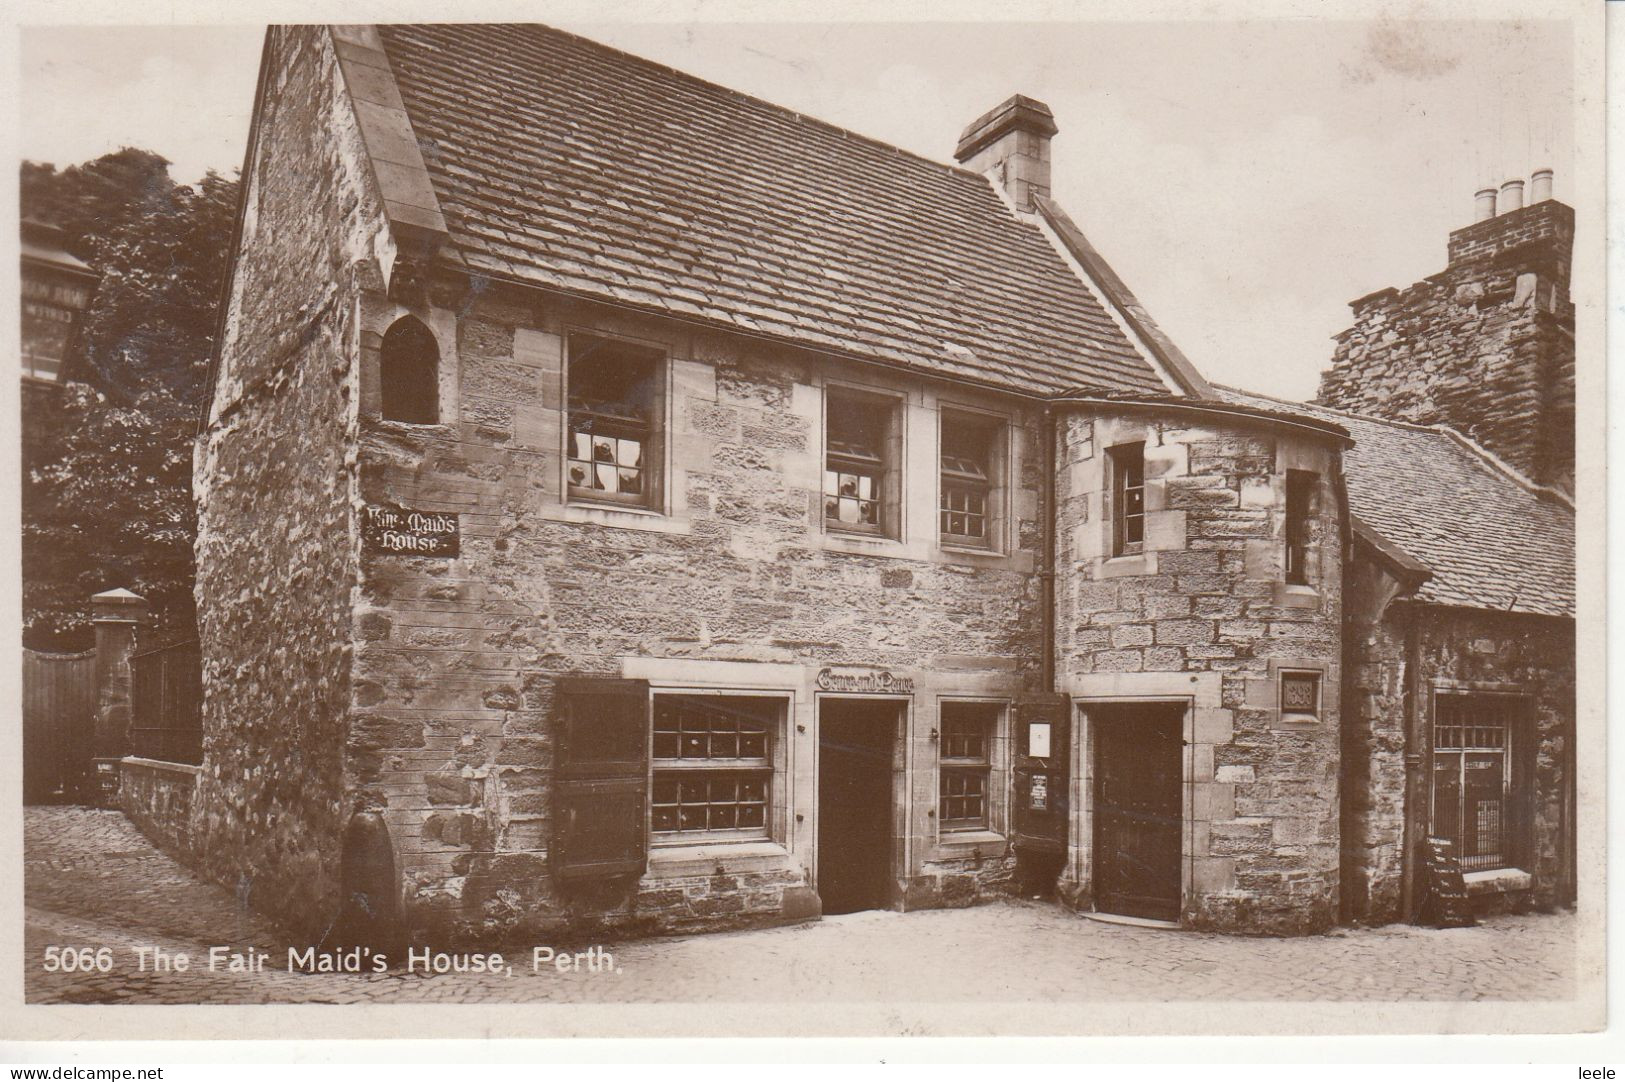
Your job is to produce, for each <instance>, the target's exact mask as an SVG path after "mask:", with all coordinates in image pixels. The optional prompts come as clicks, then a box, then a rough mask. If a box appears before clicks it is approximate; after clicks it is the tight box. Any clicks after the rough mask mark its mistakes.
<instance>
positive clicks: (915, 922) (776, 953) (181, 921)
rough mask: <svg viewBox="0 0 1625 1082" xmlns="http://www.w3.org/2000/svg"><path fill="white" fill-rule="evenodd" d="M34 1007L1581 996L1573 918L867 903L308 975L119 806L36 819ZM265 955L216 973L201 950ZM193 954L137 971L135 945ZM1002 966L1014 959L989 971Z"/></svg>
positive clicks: (265, 926) (32, 811)
mask: <svg viewBox="0 0 1625 1082" xmlns="http://www.w3.org/2000/svg"><path fill="white" fill-rule="evenodd" d="M24 844H25V859H26V883H25V895H26V907H27V908H26V912H27V927H26V955H25V959H26V961H25V964H26V965H27V967H28V969H27V974H26V982H25V983H26V992H27V999H28V1001H29V1002H30V1003H112V1002H131V1003H272V1002H274V1003H378V1002H399V1003H409V1002H464V1003H472V1002H484V1003H528V1002H544V1001H545V1002H574V1003H653V1002H662V1001H687V1002H696V1001H697V1002H705V1001H719V1000H727V1001H750V1002H757V1003H783V1002H791V1001H795V1002H809V1001H811V1002H836V1001H863V1002H876V1001H879V1002H885V1001H933V1002H935V1001H941V1002H948V1001H953V1000H960V1001H967V1000H987V1001H1001V1000H1037V1001H1048V1002H1055V1001H1076V1002H1087V1001H1125V1002H1132V1001H1161V1002H1166V1001H1170V1000H1219V999H1224V1000H1232V1001H1247V1000H1414V1001H1441V1000H1442V1001H1451V1000H1533V999H1562V998H1566V997H1568V996H1570V995H1572V991H1571V990H1572V987H1573V980H1574V971H1575V947H1574V932H1575V921H1574V918H1573V916H1572V915H1570V914H1560V915H1555V916H1518V917H1497V918H1494V919H1492V920H1490V921H1488V922H1486V923H1485V924H1483V925H1482V926H1480V927H1477V928H1469V929H1454V930H1448V931H1439V930H1429V929H1420V928H1412V927H1404V926H1396V927H1390V928H1382V929H1375V930H1358V931H1356V930H1349V931H1339V932H1336V933H1334V934H1332V935H1330V936H1323V937H1312V938H1306V939H1289V940H1280V939H1247V938H1239V937H1228V936H1216V935H1206V934H1199V933H1189V932H1172V931H1163V930H1154V929H1145V928H1135V927H1125V926H1121V925H1109V924H1104V923H1100V922H1097V921H1092V920H1089V919H1086V918H1083V917H1080V916H1078V915H1076V914H1072V913H1068V912H1066V911H1064V910H1062V909H1059V908H1057V907H1055V906H1053V905H1050V904H1047V903H1040V902H1027V901H1012V902H1008V903H1004V904H996V905H987V906H982V907H979V908H975V909H956V910H934V911H925V912H918V913H907V914H900V913H889V912H887V913H860V914H853V915H850V916H843V917H833V918H828V919H826V920H824V921H822V922H819V923H815V924H808V925H800V926H795V927H789V928H776V929H770V930H765V931H750V932H736V933H728V934H719V935H705V936H692V937H679V938H670V939H652V940H639V941H631V942H625V943H616V942H612V943H607V944H605V945H604V946H605V947H606V948H607V949H608V950H609V951H610V952H611V953H612V955H613V959H614V966H613V971H609V972H604V971H600V972H591V971H582V972H569V973H559V972H556V971H555V970H553V969H547V970H544V971H543V972H541V973H537V974H533V973H532V972H531V966H530V957H529V955H528V954H526V955H525V956H523V957H521V956H519V955H517V954H514V955H510V956H509V960H510V961H511V962H512V963H513V965H514V974H513V975H512V976H509V975H506V974H502V973H498V974H463V973H456V974H445V975H438V976H424V975H421V974H419V975H406V974H402V973H389V974H383V975H354V976H352V975H327V974H323V975H308V974H303V973H290V972H288V971H287V970H286V968H285V967H286V958H287V944H286V942H285V941H284V939H283V938H282V937H281V936H279V934H278V933H277V931H276V929H275V928H274V927H272V926H271V925H270V924H269V923H268V922H267V921H265V920H263V919H262V918H260V917H258V916H256V915H255V914H253V913H252V912H250V911H247V910H246V909H245V908H244V907H243V906H241V905H239V903H238V901H237V899H236V898H235V897H234V896H233V894H232V893H231V892H230V891H228V890H225V889H223V888H220V887H216V886H213V885H209V884H205V883H202V882H200V881H199V880H198V879H197V878H196V877H194V876H192V875H191V874H190V873H189V872H187V871H186V870H185V869H184V868H182V867H181V866H180V865H179V864H177V863H176V862H174V861H173V860H171V859H170V858H168V857H166V856H164V855H163V854H161V853H159V852H158V851H156V850H155V849H154V848H153V847H152V846H151V844H150V843H148V842H147V841H146V839H145V838H143V837H142V836H141V835H140V834H139V833H138V832H137V831H136V830H135V828H134V827H132V826H131V825H130V824H129V823H128V822H127V821H126V820H125V819H124V817H123V816H122V815H121V814H119V813H118V812H111V811H97V810H91V809H85V808H58V807H35V808H28V809H26V811H25V841H24ZM49 945H56V946H61V947H73V948H81V947H92V948H96V947H104V946H105V947H110V948H112V957H113V965H112V968H111V970H110V971H109V972H105V973H102V972H93V973H88V974H87V973H47V972H45V971H44V969H43V967H42V960H43V958H44V952H45V948H46V947H47V946H49ZM212 945H229V946H230V947H231V948H232V949H234V950H241V949H243V948H247V947H250V946H253V947H257V948H259V949H261V950H265V951H267V952H268V953H269V954H270V955H271V959H270V961H269V963H268V964H267V965H266V970H265V972H263V973H257V974H252V975H247V976H245V975H242V974H233V973H228V972H223V971H222V972H215V973H211V972H209V971H208V968H207V956H208V948H209V947H210V946H212ZM142 946H147V947H160V948H163V949H164V950H165V951H187V952H190V953H191V955H192V957H193V967H192V969H191V970H190V971H188V972H185V973H178V972H168V973H154V972H151V971H148V972H141V971H139V970H138V968H137V964H136V959H137V956H136V952H135V948H137V947H142ZM993 960H1002V961H1003V963H1004V964H999V965H993V964H990V962H991V961H993Z"/></svg>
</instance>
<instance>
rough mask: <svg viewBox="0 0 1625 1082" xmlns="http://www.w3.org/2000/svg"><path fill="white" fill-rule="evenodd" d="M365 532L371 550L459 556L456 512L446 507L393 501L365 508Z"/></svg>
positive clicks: (363, 530)
mask: <svg viewBox="0 0 1625 1082" xmlns="http://www.w3.org/2000/svg"><path fill="white" fill-rule="evenodd" d="M361 515H362V534H363V536H364V537H365V538H366V541H367V549H368V550H369V551H371V552H386V553H390V554H392V555H398V556H456V555H457V554H458V553H459V551H460V545H459V542H460V540H461V537H462V533H461V530H460V528H459V523H458V519H457V516H456V515H455V514H448V513H446V512H443V511H412V510H410V509H408V508H405V507H397V506H395V505H394V504H390V503H369V504H367V505H366V507H364V508H363V509H362V513H361Z"/></svg>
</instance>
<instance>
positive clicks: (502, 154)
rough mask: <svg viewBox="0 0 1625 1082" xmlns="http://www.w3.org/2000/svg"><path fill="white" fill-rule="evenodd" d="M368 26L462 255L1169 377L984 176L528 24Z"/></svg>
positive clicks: (912, 337) (960, 350)
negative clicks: (380, 49) (384, 58)
mask: <svg viewBox="0 0 1625 1082" xmlns="http://www.w3.org/2000/svg"><path fill="white" fill-rule="evenodd" d="M378 31H379V35H380V37H381V38H382V41H383V44H384V49H385V51H386V53H387V54H388V56H389V61H390V65H391V67H392V68H393V70H394V74H395V78H396V81H397V83H398V85H399V87H400V92H401V97H402V98H403V99H404V101H405V104H406V111H407V114H408V116H409V117H410V119H411V122H412V126H413V129H414V131H415V134H416V136H417V139H418V142H419V144H420V146H421V148H422V150H423V157H424V160H425V163H426V164H427V167H428V170H429V174H430V180H431V182H432V185H433V187H434V190H435V194H436V196H437V197H438V199H439V201H440V204H441V209H442V210H443V212H444V214H445V217H446V221H447V225H448V228H449V230H450V233H451V243H452V244H453V245H454V246H455V248H456V250H457V252H458V253H459V254H460V255H461V257H462V258H463V260H464V262H465V263H466V264H467V266H468V267H469V269H471V270H473V271H476V272H481V271H483V272H486V273H489V274H491V275H493V276H497V277H502V278H508V279H517V280H519V281H523V282H527V283H534V284H536V285H539V286H544V287H553V288H559V289H565V290H569V291H571V292H575V293H579V294H585V295H589V296H593V297H598V298H602V299H605V300H609V301H614V302H619V303H630V304H633V305H638V306H642V307H646V308H651V309H654V310H657V311H664V312H668V313H670V314H673V315H676V316H681V317H685V318H691V319H692V318H698V319H702V320H706V321H714V322H716V323H720V324H722V325H725V326H728V327H732V328H737V329H739V330H743V331H746V332H750V333H755V334H765V335H769V336H773V337H778V338H787V339H792V340H794V341H797V342H799V343H803V344H807V345H812V346H819V347H824V348H830V349H837V350H840V351H842V352H845V353H850V354H857V355H860V356H864V357H868V358H873V359H877V360H881V361H884V362H889V363H894V364H902V365H907V366H912V367H916V368H921V369H926V370H931V371H935V372H941V373H945V374H948V375H952V376H956V377H960V378H969V379H974V380H977V381H980V382H985V383H993V384H997V385H1002V386H1007V387H1011V388H1014V389H1016V390H1020V391H1024V392H1029V393H1041V392H1048V391H1054V390H1059V389H1063V388H1067V387H1080V386H1081V387H1090V388H1098V389H1102V390H1123V391H1160V390H1163V389H1165V388H1164V385H1163V383H1162V382H1161V380H1160V379H1159V378H1158V377H1157V374H1156V373H1155V372H1154V371H1153V370H1152V368H1151V367H1150V365H1149V363H1148V362H1147V361H1146V360H1145V359H1144V357H1143V356H1142V355H1141V354H1140V353H1139V352H1138V351H1137V350H1136V349H1135V348H1134V346H1133V345H1131V344H1130V342H1129V341H1128V339H1127V338H1126V337H1125V336H1124V334H1123V333H1122V331H1121V330H1120V329H1119V327H1118V326H1117V324H1116V323H1115V322H1113V320H1112V318H1111V317H1110V316H1109V315H1108V314H1107V313H1106V311H1105V310H1104V309H1103V308H1102V306H1101V305H1100V303H1099V302H1098V301H1097V300H1096V298H1095V297H1094V295H1093V294H1092V293H1091V292H1090V291H1089V289H1088V288H1086V287H1085V285H1084V284H1083V283H1082V282H1080V281H1079V279H1078V278H1077V276H1076V275H1075V274H1074V273H1073V272H1072V270H1071V269H1070V268H1069V267H1068V265H1067V264H1066V263H1065V262H1064V261H1063V259H1062V258H1061V256H1060V254H1059V253H1058V252H1057V251H1056V250H1055V249H1054V247H1053V246H1052V245H1051V244H1050V242H1049V241H1048V239H1047V238H1046V237H1045V236H1044V235H1043V234H1042V233H1041V232H1040V231H1039V229H1038V227H1037V226H1036V225H1034V224H1031V223H1029V222H1026V221H1022V220H1020V219H1018V218H1017V217H1016V216H1015V215H1014V214H1013V213H1012V212H1011V210H1010V209H1009V207H1008V206H1007V205H1006V204H1005V203H1004V202H1003V201H1002V199H1001V198H1000V196H999V195H998V194H997V193H996V192H995V191H994V189H993V186H992V184H991V183H990V182H989V181H988V180H987V179H986V178H984V177H982V176H979V175H977V174H974V173H970V172H968V171H966V170H963V169H960V168H957V167H954V166H950V165H945V164H942V163H939V162H934V161H930V160H928V159H925V158H921V157H918V156H916V155H913V154H910V153H907V152H905V151H903V150H900V149H898V148H896V147H891V146H887V145H885V144H883V143H880V142H877V141H875V140H871V139H867V138H864V137H862V136H858V135H855V134H853V133H851V132H848V131H845V130H843V129H840V128H836V127H833V126H831V125H828V124H825V123H823V122H821V121H817V120H812V119H810V118H807V117H804V116H801V115H799V114H797V113H795V112H792V111H790V110H788V109H784V108H782V107H780V106H776V105H772V104H769V103H767V102H764V101H761V100H758V99H756V98H751V97H749V96H747V95H744V94H741V93H738V92H735V91H731V90H728V89H725V88H723V87H719V86H716V85H714V84H711V83H707V82H705V81H703V80H700V79H697V78H694V77H692V76H689V75H685V74H682V73H680V72H677V71H673V70H672V69H670V68H666V67H664V66H661V65H658V64H655V63H652V62H649V61H646V60H641V59H638V58H636V57H633V56H629V55H627V54H625V53H621V52H618V51H616V50H613V49H610V48H607V47H605V46H602V45H598V44H596V43H594V42H590V41H587V40H585V39H583V38H579V37H576V36H574V35H571V34H566V33H564V32H562V31H558V30H554V29H551V28H548V27H543V26H535V25H506V26H504V25H489V24H485V25H468V24H437V25H421V26H418V25H412V26H409V25H380V26H379V27H378ZM945 134H951V133H945Z"/></svg>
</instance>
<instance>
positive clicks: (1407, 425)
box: [1213, 383, 1444, 432]
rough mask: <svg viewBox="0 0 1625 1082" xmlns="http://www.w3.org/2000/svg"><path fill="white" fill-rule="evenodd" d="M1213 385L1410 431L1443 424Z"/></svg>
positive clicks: (1438, 427)
mask: <svg viewBox="0 0 1625 1082" xmlns="http://www.w3.org/2000/svg"><path fill="white" fill-rule="evenodd" d="M1213 386H1214V387H1216V388H1218V389H1219V390H1222V391H1229V392H1231V393H1232V394H1240V395H1247V396H1249V397H1252V398H1263V399H1266V400H1268V401H1270V402H1279V403H1281V404H1282V405H1283V406H1293V407H1297V408H1300V409H1308V410H1320V411H1322V412H1324V413H1334V414H1336V415H1337V416H1339V417H1353V418H1355V419H1356V420H1360V421H1370V422H1371V423H1373V424H1379V425H1387V426H1388V427H1389V428H1403V429H1409V430H1410V431H1412V432H1442V431H1444V426H1443V425H1424V424H1418V423H1417V422H1415V421H1400V420H1396V419H1395V418H1393V417H1378V416H1376V415H1375V414H1371V413H1358V412H1356V411H1354V410H1346V409H1339V408H1337V407H1336V406H1327V405H1324V404H1322V403H1320V402H1303V401H1300V400H1298V399H1293V398H1282V397H1280V396H1279V395H1272V394H1265V393H1264V392H1262V391H1249V390H1247V389H1246V388H1245V387H1234V386H1231V385H1230V384H1228V383H1215V384H1213Z"/></svg>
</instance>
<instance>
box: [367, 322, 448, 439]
mask: <svg viewBox="0 0 1625 1082" xmlns="http://www.w3.org/2000/svg"><path fill="white" fill-rule="evenodd" d="M378 382H379V390H380V392H381V410H380V412H381V414H382V416H383V418H384V420H386V421H400V422H403V423H405V424H414V425H433V424H439V423H440V346H439V345H438V344H437V343H436V342H435V339H434V333H433V332H432V331H430V330H429V328H427V327H425V326H424V325H423V324H422V323H421V322H420V321H419V320H418V319H416V318H415V317H413V316H402V317H401V318H400V319H397V320H396V321H395V322H394V323H392V324H390V326H389V329H388V330H387V331H385V332H384V340H383V342H382V343H381V344H380V345H379V347H378Z"/></svg>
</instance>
